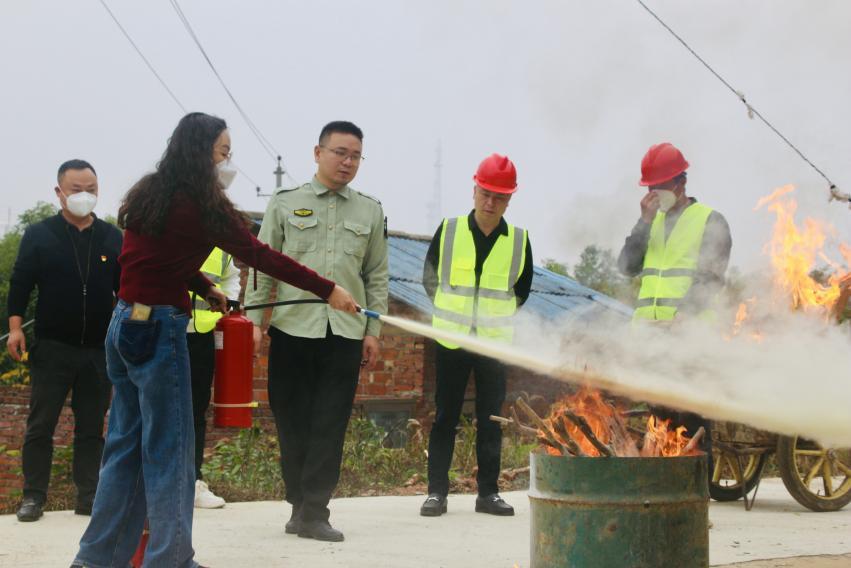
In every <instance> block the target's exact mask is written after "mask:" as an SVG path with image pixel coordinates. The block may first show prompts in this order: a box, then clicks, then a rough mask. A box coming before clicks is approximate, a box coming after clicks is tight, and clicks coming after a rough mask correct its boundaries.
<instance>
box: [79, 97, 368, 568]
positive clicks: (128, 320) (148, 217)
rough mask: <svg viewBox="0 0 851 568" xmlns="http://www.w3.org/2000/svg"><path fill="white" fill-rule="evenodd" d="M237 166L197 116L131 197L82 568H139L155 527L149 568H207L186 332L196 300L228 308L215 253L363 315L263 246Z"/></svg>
mask: <svg viewBox="0 0 851 568" xmlns="http://www.w3.org/2000/svg"><path fill="white" fill-rule="evenodd" d="M229 160H230V135H229V134H228V131H227V124H226V123H225V121H224V120H222V119H220V118H217V117H214V116H210V115H207V114H204V113H190V114H187V115H186V116H184V117H183V118H182V119H181V120H180V122H179V123H178V125H177V128H176V129H175V130H174V133H173V134H172V136H171V139H170V140H169V142H168V146H167V148H166V150H165V153H164V154H163V157H162V159H161V160H160V162H159V163H158V164H157V168H156V171H154V172H153V173H151V174H148V175H146V176H144V177H143V178H142V179H140V180H139V181H138V182H137V183H136V184H135V185H134V186H133V187H132V188H131V189H130V191H129V192H128V193H127V195H126V196H125V197H124V201H123V202H122V204H121V208H120V209H119V212H118V222H119V225H120V226H122V227H123V228H125V229H126V231H125V235H124V246H123V249H122V252H121V256H120V257H119V263H120V265H121V285H120V289H119V292H118V303H117V305H116V307H115V310H114V312H113V315H112V321H111V322H110V326H109V330H108V332H107V337H106V358H107V370H108V373H109V379H110V381H111V382H112V385H113V398H112V405H111V407H110V412H109V428H108V430H107V438H106V446H105V448H104V453H103V462H102V465H101V473H100V482H99V484H98V488H97V495H96V497H95V502H94V507H93V509H92V518H91V521H90V522H89V526H88V528H87V529H86V532H85V534H83V537H82V539H81V540H80V550H79V552H78V553H77V557H76V559H75V560H74V564H73V566H86V567H93V568H100V567H107V566H110V567H111V566H121V567H125V566H127V565H128V564H129V562H130V559H131V557H132V556H133V553H134V551H135V549H136V546H137V544H138V543H139V538H140V536H141V534H142V528H143V525H144V522H145V518H146V517H147V518H148V520H149V524H150V538H149V541H148V546H147V549H146V553H145V566H174V567H181V568H182V567H187V568H192V567H195V566H197V565H198V564H197V563H196V562H195V560H193V556H194V551H193V550H192V512H193V497H194V486H195V470H194V457H193V456H194V446H193V444H194V428H193V418H192V400H191V387H190V373H189V357H188V352H187V347H186V325H187V322H188V320H189V314H190V311H191V306H190V301H189V299H190V296H189V293H188V291H190V290H191V291H192V292H195V293H196V294H198V295H199V296H201V297H204V298H206V299H207V301H208V302H209V303H210V305H211V306H216V307H218V308H219V309H221V310H222V311H224V309H225V307H226V297H225V296H224V294H223V293H222V292H221V291H220V290H219V289H218V288H216V287H215V286H213V284H212V282H210V281H209V280H208V279H207V278H206V277H204V276H203V275H202V274H201V273H200V272H199V269H200V268H201V265H202V264H203V262H204V260H205V259H206V258H207V256H208V255H209V254H210V251H212V249H213V247H214V246H217V247H219V248H221V249H222V250H224V251H226V252H228V253H230V254H231V255H233V256H234V257H236V258H239V259H240V260H242V261H243V262H245V263H246V264H248V265H249V266H252V267H254V268H256V269H258V270H260V271H262V272H264V273H266V274H268V275H270V276H272V277H274V278H277V279H279V280H282V281H284V282H287V283H289V284H292V285H293V286H296V287H298V288H301V289H303V290H307V291H310V292H313V293H314V294H316V295H317V296H319V297H320V298H323V299H326V300H327V301H328V303H329V304H330V305H331V306H332V307H334V308H336V309H339V310H343V311H347V312H355V311H356V309H357V305H356V304H355V301H354V300H353V299H352V297H351V295H350V294H349V293H348V292H347V291H346V290H345V289H343V288H341V287H339V286H336V285H335V284H334V283H333V282H331V281H330V280H326V279H325V278H323V277H321V276H319V275H318V274H317V273H316V272H314V271H313V270H311V269H309V268H307V267H305V266H302V265H301V264H299V263H297V262H296V261H294V260H293V259H291V258H289V257H288V256H285V255H283V254H280V253H279V252H277V251H274V250H272V249H270V248H269V247H268V246H267V245H265V244H263V243H261V242H260V241H258V240H257V239H255V238H254V236H252V234H251V233H250V232H249V230H248V222H247V220H246V219H245V217H244V216H243V215H242V214H240V213H239V212H238V211H237V210H236V208H235V207H234V205H233V203H231V201H230V200H229V199H228V197H227V196H226V195H225V189H226V187H227V185H229V183H230V181H231V180H232V179H233V172H232V170H229V168H228V167H227V166H228V163H229Z"/></svg>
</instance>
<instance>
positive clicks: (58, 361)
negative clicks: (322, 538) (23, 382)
mask: <svg viewBox="0 0 851 568" xmlns="http://www.w3.org/2000/svg"><path fill="white" fill-rule="evenodd" d="M55 191H56V196H57V197H58V198H59V202H60V204H61V207H62V209H61V211H60V212H59V213H58V214H57V215H55V216H53V217H50V218H48V219H45V220H44V221H41V222H40V223H36V224H34V225H31V226H30V227H28V228H27V230H26V231H25V232H24V236H23V238H22V239H21V245H20V249H19V250H18V258H17V260H16V261H15V268H14V270H13V271H12V277H11V279H10V282H9V305H8V311H9V340H8V342H7V344H6V347H7V349H8V351H9V354H10V355H11V356H12V358H13V359H15V360H17V361H20V360H21V358H22V356H23V354H24V353H25V352H26V350H27V345H26V338H25V336H24V332H23V330H22V324H23V320H24V315H25V312H26V309H27V304H28V303H29V299H30V294H31V293H32V291H33V288H38V299H37V301H36V311H35V343H34V344H33V345H32V346H31V349H30V351H29V355H28V358H29V363H30V378H31V386H32V391H31V394H30V413H29V416H28V418H27V432H26V435H25V437H24V446H23V452H22V459H23V470H24V496H23V502H22V503H21V507H20V509H19V510H18V520H19V521H36V520H38V519H39V518H40V517H41V515H42V511H43V509H44V503H45V501H46V500H47V487H48V484H49V482H50V466H51V462H52V459H53V432H54V430H55V429H56V422H57V421H58V419H59V415H60V413H61V412H62V407H63V406H64V404H65V399H66V397H67V396H68V392H69V391H71V393H72V395H71V408H72V410H73V412H74V422H75V423H74V464H73V476H74V484H75V485H76V486H77V504H76V507H75V508H74V512H75V513H77V514H80V515H89V514H91V510H92V501H93V500H94V498H95V490H96V488H97V482H98V470H99V468H100V460H101V454H102V453H103V420H104V416H105V414H106V411H107V408H108V407H109V398H110V390H111V387H110V384H109V379H108V378H107V375H106V360H105V358H104V345H103V342H104V337H105V336H106V328H107V326H108V325H109V320H110V317H111V314H112V308H113V305H114V300H115V293H116V292H117V291H118V284H119V269H118V255H119V254H120V253H121V240H122V239H121V232H120V231H119V230H118V229H116V228H115V227H113V226H112V225H110V224H109V223H105V222H104V221H101V220H100V219H98V218H97V217H95V215H94V214H93V213H92V210H93V209H94V206H95V203H96V202H97V195H98V184H97V175H96V174H95V170H94V168H93V167H92V166H91V164H89V163H88V162H85V161H83V160H69V161H67V162H65V163H64V164H62V165H61V166H60V167H59V173H58V184H57V186H56V188H55Z"/></svg>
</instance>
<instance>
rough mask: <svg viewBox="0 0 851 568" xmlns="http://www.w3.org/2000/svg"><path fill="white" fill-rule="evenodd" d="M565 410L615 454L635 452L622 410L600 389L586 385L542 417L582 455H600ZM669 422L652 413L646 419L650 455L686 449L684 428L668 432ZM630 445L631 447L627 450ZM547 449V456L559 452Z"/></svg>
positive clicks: (670, 454) (548, 426) (677, 453)
mask: <svg viewBox="0 0 851 568" xmlns="http://www.w3.org/2000/svg"><path fill="white" fill-rule="evenodd" d="M566 411H567V412H572V413H573V414H575V415H576V416H579V417H582V418H584V419H585V421H586V422H587V423H588V427H589V428H590V429H591V432H592V433H593V435H594V437H595V438H597V440H599V442H600V443H602V444H604V445H606V446H608V447H609V448H611V449H612V451H613V453H614V455H621V456H628V455H632V456H637V455H638V451H637V448H636V445H635V439H634V438H633V437H632V435H630V434H629V433H628V429H627V427H626V424H625V423H624V419H623V417H622V409H619V408H617V407H616V406H614V405H613V404H611V403H610V402H608V401H606V400H605V399H604V398H603V395H602V393H601V392H600V391H597V390H593V389H591V388H589V387H587V386H584V387H582V388H581V389H580V390H579V391H578V392H576V393H575V394H572V395H569V396H566V397H564V398H563V399H562V400H561V401H559V402H557V403H555V404H554V405H553V406H552V410H551V412H550V414H549V416H548V417H547V418H546V419H545V420H544V424H545V425H546V426H547V428H548V429H549V431H550V434H552V435H555V437H556V438H558V439H559V440H562V441H565V440H564V433H566V434H567V435H568V436H569V437H570V439H571V440H572V441H573V442H575V443H576V445H577V446H579V449H580V450H582V453H583V454H585V455H586V456H590V457H599V456H600V455H601V453H600V451H599V450H598V449H597V447H596V446H594V444H593V443H591V441H590V440H589V439H588V437H587V436H586V435H585V434H584V433H583V432H582V429H581V428H579V426H577V425H576V424H574V423H573V421H571V420H570V419H568V418H567V415H566V414H565V412H566ZM669 424H670V421H668V420H658V419H656V418H655V417H652V416H651V417H650V420H648V423H647V436H649V437H650V440H651V441H652V442H653V443H652V447H653V448H654V450H655V453H653V454H652V455H654V456H658V455H662V456H664V457H672V456H679V455H685V454H683V448H685V446H686V445H687V444H688V443H689V441H690V440H691V438H689V437H687V436H685V432H686V429H685V427H683V426H680V427H679V428H676V429H675V430H670V431H669V430H668V427H669ZM645 442H646V440H645ZM629 447H631V449H628V448H629ZM546 451H547V453H548V454H550V455H555V456H558V455H562V454H561V452H560V451H559V450H558V449H556V448H552V447H549V446H547V447H546ZM691 453H694V452H689V454H691Z"/></svg>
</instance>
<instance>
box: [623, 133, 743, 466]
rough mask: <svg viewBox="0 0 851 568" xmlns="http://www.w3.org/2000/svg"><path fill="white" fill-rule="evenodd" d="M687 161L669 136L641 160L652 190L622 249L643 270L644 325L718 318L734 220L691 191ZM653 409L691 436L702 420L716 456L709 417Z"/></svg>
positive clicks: (640, 306)
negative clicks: (730, 225) (708, 204)
mask: <svg viewBox="0 0 851 568" xmlns="http://www.w3.org/2000/svg"><path fill="white" fill-rule="evenodd" d="M688 167H689V163H688V162H687V161H686V159H685V158H684V157H683V155H682V153H681V152H680V151H679V150H678V149H677V148H675V147H674V146H673V145H672V144H670V143H667V142H663V143H661V144H656V145H654V146H651V147H650V149H649V150H648V151H647V153H646V154H645V156H644V159H643V160H642V161H641V181H640V182H639V183H640V185H641V186H644V187H647V188H648V192H647V193H646V194H645V195H644V197H642V199H641V218H640V219H639V220H638V222H637V223H636V225H635V227H634V228H633V230H632V233H631V234H630V235H629V237H627V239H626V242H625V243H624V246H623V248H622V249H621V252H620V255H619V257H618V267H619V268H620V270H621V271H622V272H623V273H624V274H626V275H627V276H639V275H640V276H641V287H640V289H639V292H638V299H637V300H636V307H635V312H634V314H633V322H634V323H635V324H636V325H637V326H638V327H639V328H640V326H641V325H642V324H647V323H652V324H662V325H663V326H667V325H670V324H671V323H672V322H674V321H682V320H687V319H691V320H697V321H702V322H709V323H711V322H713V321H714V319H715V309H716V305H717V303H718V300H719V299H718V296H719V294H720V292H721V290H722V288H723V286H724V276H725V272H726V271H727V264H728V263H729V261H730V249H731V247H732V239H731V237H730V227H729V226H728V225H727V221H726V220H725V219H724V216H723V215H721V213H719V212H718V211H715V210H714V209H712V208H710V207H708V206H706V205H703V204H701V203H699V202H698V201H697V199H695V198H693V197H689V196H688V195H686V179H687V178H686V170H687V169H688ZM671 333H674V330H673V329H672V330H671ZM654 414H656V416H657V417H659V418H663V419H664V418H668V419H671V420H673V422H674V424H676V425H678V426H679V425H683V426H685V427H686V428H687V430H688V433H689V434H688V435H690V436H691V435H694V433H695V432H696V431H697V429H698V428H700V427H701V426H703V427H704V428H705V430H706V435H705V436H704V437H703V439H702V442H701V449H703V450H704V451H706V452H707V454H709V455H710V456H711V433H710V424H709V422H708V421H706V420H704V419H703V418H702V417H700V416H698V415H696V414H692V413H688V412H677V411H674V410H671V409H665V408H657V409H654ZM710 471H712V468H711V467H710Z"/></svg>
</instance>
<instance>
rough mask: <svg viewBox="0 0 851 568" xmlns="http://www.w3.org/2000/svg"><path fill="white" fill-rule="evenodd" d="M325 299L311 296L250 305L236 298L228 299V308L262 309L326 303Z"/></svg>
mask: <svg viewBox="0 0 851 568" xmlns="http://www.w3.org/2000/svg"><path fill="white" fill-rule="evenodd" d="M327 303H328V302H326V301H325V300H320V299H319V298H315V299H314V298H311V299H308V300H283V301H280V302H266V303H265V304H252V305H250V306H243V305H241V304H240V303H239V302H238V301H237V300H228V308H230V309H232V310H239V309H242V310H244V311H248V310H263V309H266V308H274V307H277V306H292V305H295V304H327Z"/></svg>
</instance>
